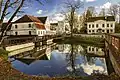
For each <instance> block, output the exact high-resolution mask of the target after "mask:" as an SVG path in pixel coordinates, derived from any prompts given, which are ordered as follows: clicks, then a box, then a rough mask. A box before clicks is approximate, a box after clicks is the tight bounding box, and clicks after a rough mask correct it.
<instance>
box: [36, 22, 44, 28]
mask: <svg viewBox="0 0 120 80" xmlns="http://www.w3.org/2000/svg"><path fill="white" fill-rule="evenodd" d="M35 26H36V28H38V29H45V26H44V25H43V24H40V23H35Z"/></svg>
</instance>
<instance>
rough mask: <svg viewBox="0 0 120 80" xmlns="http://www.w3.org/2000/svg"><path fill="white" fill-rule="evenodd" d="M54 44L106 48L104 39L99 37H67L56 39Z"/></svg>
mask: <svg viewBox="0 0 120 80" xmlns="http://www.w3.org/2000/svg"><path fill="white" fill-rule="evenodd" d="M54 42H57V43H65V44H83V45H85V44H89V45H99V46H102V47H103V46H104V39H103V38H99V37H72V38H71V37H65V38H64V39H55V40H54Z"/></svg>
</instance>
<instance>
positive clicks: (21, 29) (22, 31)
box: [11, 22, 46, 36]
mask: <svg viewBox="0 0 120 80" xmlns="http://www.w3.org/2000/svg"><path fill="white" fill-rule="evenodd" d="M29 24H31V27H29ZM15 25H17V28H15ZM16 32H17V35H30V33H29V32H31V35H38V36H44V35H45V34H46V30H45V29H38V28H36V25H35V23H34V22H29V23H14V24H13V25H12V28H11V35H16Z"/></svg>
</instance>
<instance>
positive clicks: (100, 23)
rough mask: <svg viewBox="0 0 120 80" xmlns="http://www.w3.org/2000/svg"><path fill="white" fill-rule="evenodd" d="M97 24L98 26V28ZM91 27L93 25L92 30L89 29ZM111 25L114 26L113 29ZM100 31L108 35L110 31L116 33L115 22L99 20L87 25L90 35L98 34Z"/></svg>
mask: <svg viewBox="0 0 120 80" xmlns="http://www.w3.org/2000/svg"><path fill="white" fill-rule="evenodd" d="M96 24H98V27H97V26H96ZM103 24H104V27H103V26H102V25H103ZM107 24H109V27H107ZM89 25H91V28H90V27H89ZM92 25H94V27H92ZM111 25H113V26H112V27H111ZM98 29H102V30H104V32H102V33H107V30H109V33H114V32H115V21H105V20H98V21H95V22H88V23H87V33H88V34H92V33H98V32H97V30H98ZM111 30H112V31H111ZM89 31H91V32H89ZM93 31H94V32H93Z"/></svg>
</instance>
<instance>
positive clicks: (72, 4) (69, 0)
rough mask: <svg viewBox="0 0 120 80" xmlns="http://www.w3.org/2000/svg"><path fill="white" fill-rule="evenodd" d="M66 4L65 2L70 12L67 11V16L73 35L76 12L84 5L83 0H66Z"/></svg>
mask: <svg viewBox="0 0 120 80" xmlns="http://www.w3.org/2000/svg"><path fill="white" fill-rule="evenodd" d="M64 4H65V7H66V8H67V9H68V12H67V13H66V15H65V17H66V20H67V21H68V22H69V24H70V30H71V37H72V36H73V28H74V24H75V22H76V20H75V13H77V10H78V9H79V8H81V7H83V2H81V1H80V0H77V1H73V0H66V1H65V2H64Z"/></svg>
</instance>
